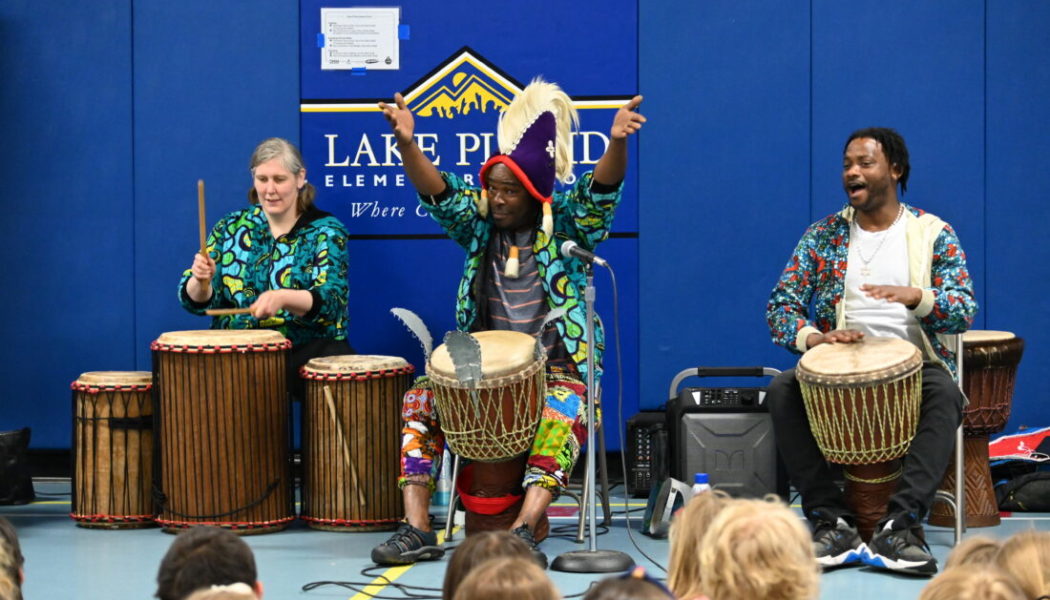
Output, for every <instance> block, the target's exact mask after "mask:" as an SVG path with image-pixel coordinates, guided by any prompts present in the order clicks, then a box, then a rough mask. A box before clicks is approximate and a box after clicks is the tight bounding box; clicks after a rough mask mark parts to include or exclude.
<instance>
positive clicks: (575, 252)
mask: <svg viewBox="0 0 1050 600" xmlns="http://www.w3.org/2000/svg"><path fill="white" fill-rule="evenodd" d="M561 255H562V256H564V257H565V258H578V259H580V260H582V261H583V262H585V263H587V264H590V263H594V264H596V265H599V266H602V267H606V268H608V266H609V263H607V262H605V259H603V258H602V257H600V256H597V255H596V254H595V253H593V252H591V251H589V250H584V249H583V248H580V245H579V244H577V243H576V242H574V241H572V240H566V241H565V242H564V243H563V244H562V245H561Z"/></svg>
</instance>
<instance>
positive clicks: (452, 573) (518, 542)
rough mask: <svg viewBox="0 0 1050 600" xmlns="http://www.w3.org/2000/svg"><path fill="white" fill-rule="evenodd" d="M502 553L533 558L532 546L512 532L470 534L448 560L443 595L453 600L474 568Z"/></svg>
mask: <svg viewBox="0 0 1050 600" xmlns="http://www.w3.org/2000/svg"><path fill="white" fill-rule="evenodd" d="M503 556H517V557H520V558H532V549H531V548H529V545H528V544H526V543H525V541H524V540H522V539H521V538H519V537H518V536H516V535H514V534H512V533H511V532H509V531H482V532H481V533H476V534H474V535H471V536H469V537H467V539H465V540H463V542H461V543H460V544H459V545H458V546H456V550H455V552H453V553H452V558H450V559H449V561H448V568H447V569H445V583H444V585H443V586H442V587H441V597H442V598H445V599H446V600H451V599H452V597H453V596H455V595H456V589H457V588H459V584H460V583H461V582H462V581H463V578H464V577H466V576H467V574H469V573H470V572H471V570H473V569H474V567H476V566H478V565H479V564H481V563H482V562H484V561H486V560H489V559H492V558H498V557H503Z"/></svg>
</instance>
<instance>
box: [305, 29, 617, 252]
mask: <svg viewBox="0 0 1050 600" xmlns="http://www.w3.org/2000/svg"><path fill="white" fill-rule="evenodd" d="M523 87H524V85H523V84H522V83H521V82H519V81H518V80H517V79H515V78H513V77H511V76H509V75H507V74H506V73H504V72H503V71H502V70H500V69H499V68H498V67H496V66H495V65H493V64H492V63H490V62H489V61H487V60H486V59H485V58H484V57H482V56H480V55H478V54H477V53H475V52H474V51H472V50H471V49H470V48H469V47H464V48H462V49H461V50H459V51H457V52H456V53H454V54H453V55H452V56H450V57H449V58H448V59H446V60H445V61H444V62H442V63H441V64H440V65H439V66H438V67H437V68H435V69H434V70H433V71H431V72H430V73H429V74H427V75H425V76H423V77H422V78H421V79H419V80H418V81H417V82H416V83H414V84H412V85H411V86H409V88H408V89H406V90H404V91H403V92H402V95H403V96H404V97H405V101H406V103H407V104H408V107H409V109H410V110H411V111H412V114H413V115H414V116H415V123H416V131H415V136H416V143H417V144H418V145H419V147H420V149H422V150H423V152H424V153H425V154H426V155H427V156H428V157H430V159H431V160H432V161H433V162H434V164H435V165H436V166H437V168H438V169H441V170H442V171H447V172H450V173H452V174H455V175H457V176H459V177H462V178H463V179H464V180H466V181H467V182H468V183H470V184H475V185H476V184H477V173H478V170H479V169H480V168H481V165H482V164H484V162H485V160H487V159H488V157H489V156H491V155H492V153H493V152H494V151H495V150H496V145H497V144H496V135H495V132H496V123H497V121H498V119H499V113H500V111H502V110H503V109H504V108H506V106H507V105H508V104H510V102H511V100H512V99H513V98H514V96H515V95H517V94H518V93H519V92H520V91H521V90H522V88H523ZM566 91H573V90H566ZM392 96H393V93H391V97H392ZM628 99H629V97H620V98H589V99H580V98H574V104H575V106H576V108H577V109H578V110H579V111H580V131H579V132H576V133H575V134H574V139H573V150H574V161H575V165H576V168H575V172H576V173H577V174H579V173H581V172H583V171H585V170H587V169H588V168H591V167H592V166H593V165H594V164H595V163H597V161H598V159H599V158H600V157H601V155H602V154H603V153H604V152H605V148H606V147H607V146H608V143H609V137H608V131H609V126H610V124H611V122H612V117H613V115H614V114H615V111H616V110H617V109H618V108H619V107H620V106H622V105H623V104H624V103H625V102H627V100H628ZM378 101H379V100H378V99H361V100H340V101H328V100H317V101H311V100H304V101H303V102H302V104H301V106H300V112H301V114H302V133H303V140H302V145H303V153H304V157H305V159H306V163H307V165H308V170H307V175H308V178H309V180H310V181H311V182H312V183H313V184H314V185H315V186H316V187H317V188H318V193H319V196H320V198H321V199H322V204H323V205H324V206H325V208H327V209H328V210H331V211H332V212H333V213H334V214H335V215H336V216H338V217H339V218H340V219H343V221H344V222H345V223H346V224H347V226H348V227H349V228H350V230H351V231H352V232H355V233H358V234H365V235H379V236H383V235H398V236H401V235H405V234H409V235H412V234H431V233H437V232H438V231H439V229H438V228H437V226H436V224H434V223H433V222H432V221H431V220H430V218H429V217H428V216H427V215H426V213H424V212H423V211H422V210H421V209H419V207H418V202H417V201H416V194H415V191H414V189H413V188H412V184H411V182H410V181H408V179H407V178H406V177H405V174H404V170H403V169H402V166H401V155H400V153H399V152H398V150H397V144H396V142H395V140H394V134H393V133H392V132H391V131H390V127H389V125H388V124H387V122H386V120H385V119H384V118H383V117H382V115H381V113H380V111H379V108H378V106H377V103H378ZM385 101H387V102H392V100H391V99H390V98H386V99H385Z"/></svg>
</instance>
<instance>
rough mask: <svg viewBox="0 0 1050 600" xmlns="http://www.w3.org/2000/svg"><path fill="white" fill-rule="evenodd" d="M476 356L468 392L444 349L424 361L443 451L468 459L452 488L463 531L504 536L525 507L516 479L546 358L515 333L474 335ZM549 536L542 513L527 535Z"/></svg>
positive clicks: (537, 412) (537, 410)
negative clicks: (476, 371) (477, 368)
mask: <svg viewBox="0 0 1050 600" xmlns="http://www.w3.org/2000/svg"><path fill="white" fill-rule="evenodd" d="M472 337H473V338H474V339H475V340H477V342H478V344H479V345H480V350H481V373H482V378H481V380H480V381H479V382H477V383H476V385H475V387H474V388H473V389H471V388H470V387H469V386H468V385H467V384H464V383H462V382H461V380H460V378H459V377H458V376H457V369H456V365H455V364H453V359H452V356H451V354H450V352H449V349H448V347H447V346H448V344H444V345H441V346H439V347H438V348H437V349H436V350H435V351H434V352H433V354H431V355H430V360H429V362H428V363H427V375H428V376H429V377H430V383H431V385H432V388H433V390H434V405H435V408H436V410H437V413H438V419H439V420H440V422H441V429H442V431H443V432H444V434H445V439H446V441H447V442H448V445H449V448H451V449H452V451H453V452H455V453H456V454H458V455H459V456H461V457H463V458H466V459H469V460H470V461H473V462H472V463H471V464H469V465H467V466H466V467H465V468H464V469H462V471H461V473H460V475H459V477H458V479H457V481H456V490H457V493H458V494H459V497H460V498H461V499H462V500H463V505H464V507H465V508H466V523H465V527H466V531H467V535H471V534H474V533H477V532H481V531H489V530H499V529H502V530H506V529H509V528H510V525H511V524H512V523H513V522H514V520H515V519H516V518H517V516H518V513H519V511H520V510H521V506H522V503H523V502H524V491H523V490H522V488H521V480H522V478H523V477H524V474H525V462H526V459H527V454H526V453H527V451H528V450H529V448H530V447H531V446H532V440H533V437H534V436H535V435H536V426H537V424H538V423H539V420H540V416H541V414H542V411H543V405H544V402H545V400H546V389H547V386H546V372H545V370H544V365H545V364H546V355H545V353H544V352H543V351H542V348H539V349H538V347H537V342H536V339H535V338H533V337H532V336H530V335H526V334H524V333H518V332H514V331H482V332H478V333H474V334H472ZM549 531H550V523H549V521H548V519H547V516H546V515H544V516H543V517H542V518H541V519H540V521H539V523H536V524H535V527H534V531H533V534H534V536H535V538H536V541H542V540H543V539H545V538H546V537H547V534H548V533H549Z"/></svg>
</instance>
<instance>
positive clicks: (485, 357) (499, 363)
mask: <svg viewBox="0 0 1050 600" xmlns="http://www.w3.org/2000/svg"><path fill="white" fill-rule="evenodd" d="M470 335H471V336H473V337H474V339H476V340H477V341H478V344H479V345H480V346H481V374H482V376H483V377H484V378H485V379H494V378H498V377H504V376H506V375H510V374H513V373H517V372H519V371H521V370H522V369H523V368H524V367H525V366H527V365H529V364H531V363H533V362H535V361H536V338H534V337H532V336H531V335H528V334H526V333H521V332H518V331H479V332H476V333H472V334H470ZM427 372H428V373H430V374H434V375H438V376H443V377H446V378H455V376H456V368H455V367H454V366H453V365H452V357H451V356H450V355H449V353H448V349H447V348H446V347H445V345H444V344H442V345H440V346H438V347H437V349H436V350H434V353H433V354H431V355H430V362H429V363H427Z"/></svg>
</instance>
